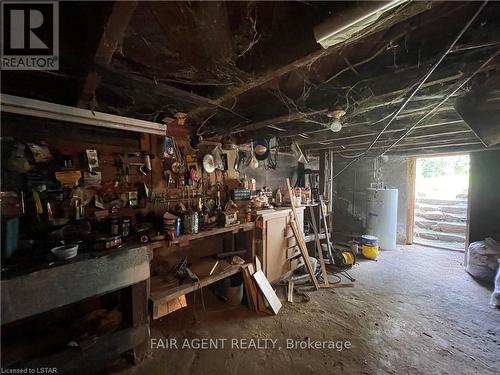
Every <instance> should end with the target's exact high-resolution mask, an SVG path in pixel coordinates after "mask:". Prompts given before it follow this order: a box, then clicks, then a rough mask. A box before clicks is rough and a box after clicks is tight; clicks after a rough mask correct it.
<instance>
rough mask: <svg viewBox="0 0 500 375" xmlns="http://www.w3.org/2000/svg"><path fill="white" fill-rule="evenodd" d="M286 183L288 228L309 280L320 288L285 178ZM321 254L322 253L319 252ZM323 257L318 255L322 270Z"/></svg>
mask: <svg viewBox="0 0 500 375" xmlns="http://www.w3.org/2000/svg"><path fill="white" fill-rule="evenodd" d="M286 184H287V188H288V194H289V196H290V202H291V205H292V217H291V220H290V224H289V225H290V228H291V229H292V233H293V236H294V237H295V241H296V242H297V246H298V247H299V250H300V253H301V255H302V258H303V259H304V264H305V266H306V270H307V273H308V274H309V277H310V278H311V281H312V283H313V285H314V287H315V288H316V289H319V288H320V285H319V283H318V280H317V279H316V275H315V272H314V269H313V268H312V265H311V260H310V259H309V253H308V251H307V246H306V242H305V240H304V234H303V233H302V230H301V229H300V228H299V226H298V225H297V210H296V208H295V202H294V199H293V196H294V195H293V191H292V187H291V186H290V180H289V179H288V178H287V179H286ZM320 254H322V253H320ZM322 259H323V257H322V256H321V257H320V263H322V271H323V268H324V267H325V263H324V261H323V262H322V261H321V260H322ZM324 274H326V269H325V270H324ZM325 280H326V281H327V282H328V276H326V278H325Z"/></svg>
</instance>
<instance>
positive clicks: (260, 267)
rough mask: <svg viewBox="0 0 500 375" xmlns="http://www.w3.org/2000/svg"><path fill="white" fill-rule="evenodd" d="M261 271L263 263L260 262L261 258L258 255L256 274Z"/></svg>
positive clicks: (256, 257) (256, 258)
mask: <svg viewBox="0 0 500 375" xmlns="http://www.w3.org/2000/svg"><path fill="white" fill-rule="evenodd" d="M261 270H262V263H261V262H260V259H259V257H258V256H257V255H256V256H255V272H258V271H261Z"/></svg>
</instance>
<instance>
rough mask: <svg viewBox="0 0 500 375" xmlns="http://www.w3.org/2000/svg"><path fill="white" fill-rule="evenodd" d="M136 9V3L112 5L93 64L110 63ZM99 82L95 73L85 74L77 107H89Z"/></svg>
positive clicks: (99, 78) (123, 2) (120, 2)
mask: <svg viewBox="0 0 500 375" xmlns="http://www.w3.org/2000/svg"><path fill="white" fill-rule="evenodd" d="M136 7H137V1H116V2H115V3H114V4H113V9H112V11H111V14H110V15H109V17H108V20H107V22H106V24H105V25H104V28H103V31H102V34H101V38H100V40H99V45H98V46H97V49H96V52H95V54H94V58H93V61H94V63H96V64H100V65H104V66H108V65H109V64H110V63H111V60H112V58H113V55H114V53H115V52H116V50H117V48H118V46H119V45H120V43H121V41H122V39H123V37H124V35H125V30H126V29H127V26H128V24H129V22H130V20H131V18H132V15H133V14H134V11H135V9H136ZM100 82H101V76H100V75H99V74H97V72H95V71H91V72H89V73H88V74H87V77H86V78H85V80H84V83H83V87H82V92H81V94H80V98H79V99H78V103H77V106H78V107H80V108H86V107H87V106H88V105H89V103H90V102H91V100H92V98H93V97H94V94H95V90H96V89H97V87H98V86H99V83H100Z"/></svg>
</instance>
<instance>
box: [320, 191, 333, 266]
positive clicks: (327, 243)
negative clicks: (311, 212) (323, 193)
mask: <svg viewBox="0 0 500 375" xmlns="http://www.w3.org/2000/svg"><path fill="white" fill-rule="evenodd" d="M319 212H320V216H321V220H323V227H324V228H325V237H326V248H327V249H328V258H329V260H330V261H333V256H332V243H331V242H330V229H329V227H328V224H327V223H326V216H325V211H324V210H323V199H322V198H320V199H319Z"/></svg>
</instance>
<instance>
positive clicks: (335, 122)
mask: <svg viewBox="0 0 500 375" xmlns="http://www.w3.org/2000/svg"><path fill="white" fill-rule="evenodd" d="M342 116H345V111H344V110H343V109H342V108H341V107H340V106H336V107H335V109H334V110H333V111H332V112H330V113H329V114H328V117H331V118H332V122H331V123H330V130H331V131H332V132H335V133H337V132H339V131H340V130H341V129H342V124H341V123H340V119H341V118H342Z"/></svg>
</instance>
